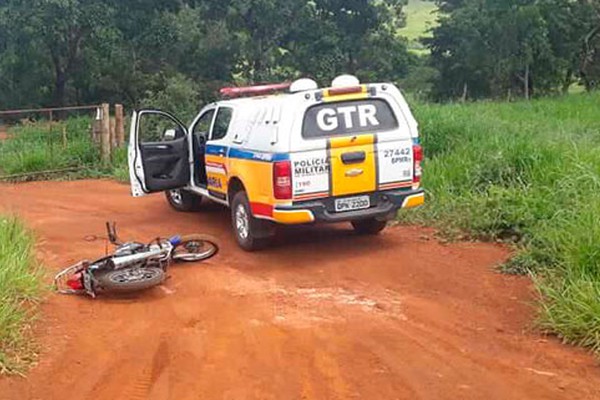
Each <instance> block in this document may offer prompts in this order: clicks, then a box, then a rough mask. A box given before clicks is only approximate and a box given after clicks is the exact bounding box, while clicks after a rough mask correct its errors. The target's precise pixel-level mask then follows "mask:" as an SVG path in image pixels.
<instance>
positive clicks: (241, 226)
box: [235, 204, 250, 240]
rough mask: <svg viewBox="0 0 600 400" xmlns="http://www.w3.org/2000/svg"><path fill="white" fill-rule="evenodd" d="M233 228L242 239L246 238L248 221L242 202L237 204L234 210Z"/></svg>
mask: <svg viewBox="0 0 600 400" xmlns="http://www.w3.org/2000/svg"><path fill="white" fill-rule="evenodd" d="M235 228H236V230H237V233H238V235H239V237H240V238H242V239H244V240H245V239H247V238H248V231H249V230H250V229H249V228H250V221H249V219H248V213H247V212H246V207H244V205H243V204H239V205H238V206H237V208H236V210H235Z"/></svg>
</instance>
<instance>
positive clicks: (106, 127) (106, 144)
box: [100, 103, 110, 163]
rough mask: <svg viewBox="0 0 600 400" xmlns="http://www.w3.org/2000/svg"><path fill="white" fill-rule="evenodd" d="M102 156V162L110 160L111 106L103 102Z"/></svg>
mask: <svg viewBox="0 0 600 400" xmlns="http://www.w3.org/2000/svg"><path fill="white" fill-rule="evenodd" d="M100 156H101V157H102V162H104V163H109V162H110V107H109V105H108V103H103V104H102V131H101V133H100Z"/></svg>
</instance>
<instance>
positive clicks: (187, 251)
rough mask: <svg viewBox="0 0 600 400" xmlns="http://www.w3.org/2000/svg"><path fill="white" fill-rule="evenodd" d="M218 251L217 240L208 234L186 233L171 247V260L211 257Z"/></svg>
mask: <svg viewBox="0 0 600 400" xmlns="http://www.w3.org/2000/svg"><path fill="white" fill-rule="evenodd" d="M218 251H219V246H218V245H217V240H216V239H215V238H214V237H212V236H210V235H200V234H194V235H186V236H182V237H181V241H180V242H179V244H177V246H175V248H174V249H173V255H172V257H173V260H175V261H185V262H194V261H202V260H206V259H208V258H211V257H212V256H214V255H215V254H217V252H218Z"/></svg>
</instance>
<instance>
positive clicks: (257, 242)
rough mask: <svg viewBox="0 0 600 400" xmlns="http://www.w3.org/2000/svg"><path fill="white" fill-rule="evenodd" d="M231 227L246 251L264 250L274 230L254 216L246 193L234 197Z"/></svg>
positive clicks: (238, 193)
mask: <svg viewBox="0 0 600 400" xmlns="http://www.w3.org/2000/svg"><path fill="white" fill-rule="evenodd" d="M231 225H232V227H233V234H234V236H235V239H236V240H237V242H238V244H239V246H240V247H241V248H242V249H244V250H246V251H255V250H260V249H262V248H264V247H265V246H266V245H267V244H268V243H269V239H270V236H272V233H271V231H272V229H270V226H269V225H268V223H267V222H266V221H261V220H258V219H256V218H254V217H253V216H252V210H251V208H250V202H249V201H248V196H246V192H244V191H239V192H237V193H236V194H235V195H234V196H233V200H232V202H231Z"/></svg>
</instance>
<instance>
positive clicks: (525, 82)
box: [523, 64, 529, 100]
mask: <svg viewBox="0 0 600 400" xmlns="http://www.w3.org/2000/svg"><path fill="white" fill-rule="evenodd" d="M523 92H524V93H525V99H527V100H529V64H527V65H525V78H524V79H523Z"/></svg>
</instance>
